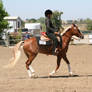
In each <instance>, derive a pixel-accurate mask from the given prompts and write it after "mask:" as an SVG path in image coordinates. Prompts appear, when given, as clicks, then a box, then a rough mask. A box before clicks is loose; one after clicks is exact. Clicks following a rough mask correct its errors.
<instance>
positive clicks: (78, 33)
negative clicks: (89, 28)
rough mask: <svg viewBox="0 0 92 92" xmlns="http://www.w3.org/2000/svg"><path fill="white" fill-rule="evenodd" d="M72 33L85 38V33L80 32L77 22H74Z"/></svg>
mask: <svg viewBox="0 0 92 92" xmlns="http://www.w3.org/2000/svg"><path fill="white" fill-rule="evenodd" d="M71 28H72V34H73V35H75V36H77V37H79V38H81V39H83V38H84V35H83V34H82V33H81V32H80V30H79V29H78V27H77V26H76V25H75V24H72V27H71Z"/></svg>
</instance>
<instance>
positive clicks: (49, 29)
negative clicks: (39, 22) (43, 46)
mask: <svg viewBox="0 0 92 92" xmlns="http://www.w3.org/2000/svg"><path fill="white" fill-rule="evenodd" d="M45 17H46V19H45V25H46V34H47V36H48V37H49V38H50V39H52V40H53V44H54V46H53V48H52V54H53V55H55V54H56V52H57V46H58V39H57V38H56V35H58V32H57V31H58V30H57V29H56V28H55V27H54V26H53V24H52V21H51V17H52V11H51V10H49V9H48V10H46V11H45Z"/></svg>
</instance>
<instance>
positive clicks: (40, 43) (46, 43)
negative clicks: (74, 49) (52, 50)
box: [36, 37, 52, 45]
mask: <svg viewBox="0 0 92 92" xmlns="http://www.w3.org/2000/svg"><path fill="white" fill-rule="evenodd" d="M36 39H37V42H38V45H52V41H51V40H49V41H43V40H41V39H40V37H36Z"/></svg>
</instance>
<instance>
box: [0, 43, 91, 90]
mask: <svg viewBox="0 0 92 92" xmlns="http://www.w3.org/2000/svg"><path fill="white" fill-rule="evenodd" d="M11 52H12V50H11V48H8V47H1V46H0V92H92V45H70V48H69V50H68V53H67V56H68V59H69V60H70V63H71V67H72V71H73V74H74V75H75V76H74V77H69V76H68V70H67V65H66V63H65V62H64V61H63V60H62V61H61V67H60V69H59V71H58V72H57V73H56V74H55V76H54V77H53V78H48V74H49V72H51V71H52V70H53V69H54V68H55V65H56V57H55V56H46V55H43V54H39V55H38V56H37V58H36V59H35V60H34V62H33V63H32V66H33V68H34V69H35V71H36V74H38V76H39V77H38V78H36V79H30V78H29V77H28V74H27V71H26V68H25V61H26V59H27V58H26V56H25V55H24V53H23V51H22V56H21V58H20V60H19V62H18V63H17V64H16V66H15V67H14V68H13V69H4V68H3V66H4V65H7V64H8V63H9V59H10V58H11V56H12V53H11Z"/></svg>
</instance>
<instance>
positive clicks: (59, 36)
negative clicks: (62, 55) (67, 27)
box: [57, 34, 62, 46]
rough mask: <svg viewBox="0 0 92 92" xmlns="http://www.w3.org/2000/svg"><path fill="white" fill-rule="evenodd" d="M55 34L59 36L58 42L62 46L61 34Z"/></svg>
mask: <svg viewBox="0 0 92 92" xmlns="http://www.w3.org/2000/svg"><path fill="white" fill-rule="evenodd" d="M57 36H58V37H59V38H60V42H59V43H60V46H62V38H61V35H60V34H58V35H57Z"/></svg>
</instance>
